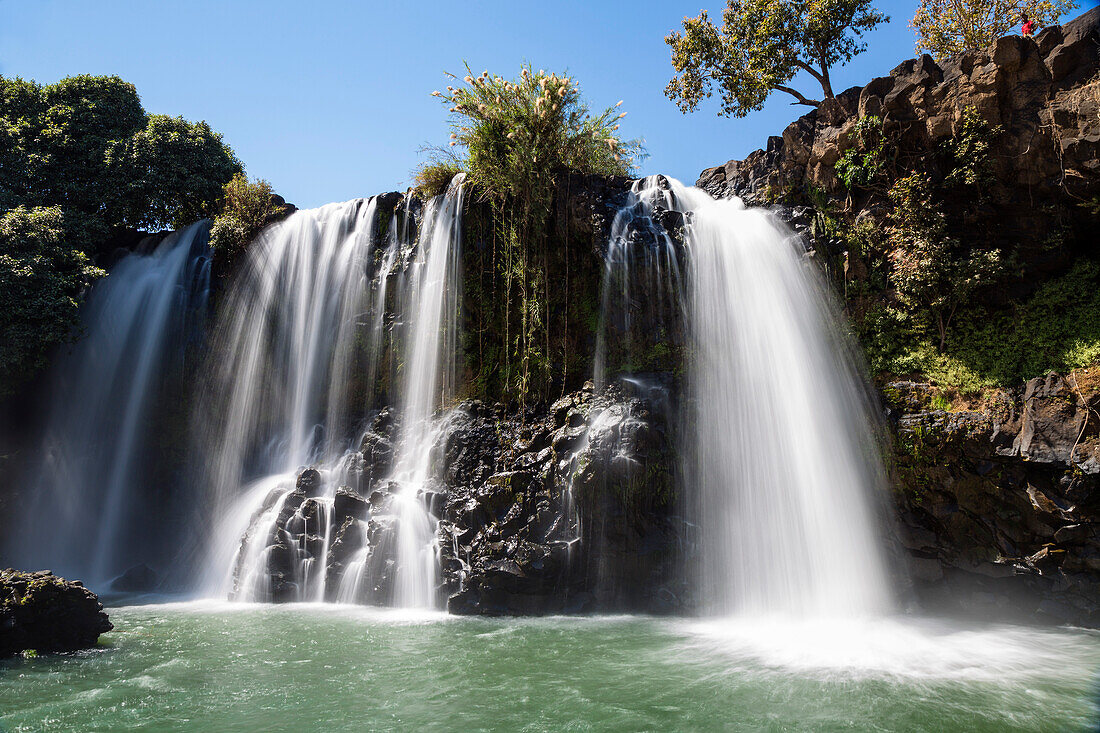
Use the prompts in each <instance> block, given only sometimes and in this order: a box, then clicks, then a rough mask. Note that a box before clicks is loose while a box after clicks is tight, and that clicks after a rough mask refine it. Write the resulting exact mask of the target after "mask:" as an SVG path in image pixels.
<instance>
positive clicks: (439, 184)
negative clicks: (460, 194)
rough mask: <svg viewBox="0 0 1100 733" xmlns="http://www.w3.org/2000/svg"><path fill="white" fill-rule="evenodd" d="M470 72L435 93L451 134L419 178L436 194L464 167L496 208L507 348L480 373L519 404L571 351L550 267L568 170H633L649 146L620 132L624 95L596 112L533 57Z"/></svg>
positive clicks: (496, 306)
mask: <svg viewBox="0 0 1100 733" xmlns="http://www.w3.org/2000/svg"><path fill="white" fill-rule="evenodd" d="M466 70H467V72H468V73H467V75H466V76H465V77H464V78H462V79H458V77H457V76H454V75H451V78H452V79H455V81H456V85H455V86H448V87H447V89H446V91H437V92H433V96H436V97H439V98H440V99H441V100H442V101H443V102H444V104H446V105H447V108H448V111H449V113H450V125H451V139H450V141H449V144H448V145H446V146H444V147H441V148H438V149H437V150H436V153H435V157H434V160H432V161H431V162H429V163H427V164H425V165H423V166H422V167H421V168H420V169H419V170H418V171H417V172H416V174H415V177H416V185H417V190H418V191H419V192H420V193H421V194H422V195H433V194H438V193H441V192H442V191H443V190H445V189H446V186H447V184H448V183H449V181H450V180H451V179H452V178H453V176H454V175H455V174H456V173H458V172H459V171H465V172H466V174H467V178H466V182H467V185H468V187H469V190H470V194H471V198H472V199H473V200H474V201H475V202H478V203H481V204H488V206H489V207H490V209H491V214H492V215H491V217H489V218H488V221H489V222H490V226H492V228H493V231H492V232H486V234H487V236H486V239H487V240H488V241H490V242H491V247H492V257H491V259H490V261H491V262H492V263H493V266H494V271H495V272H494V275H493V276H494V278H495V279H496V285H495V286H494V287H493V288H492V289H491V291H492V292H493V294H494V296H493V297H494V302H493V303H492V304H491V310H492V311H493V313H494V319H495V322H494V323H493V330H494V331H495V332H498V333H499V334H500V341H501V343H500V347H501V348H499V349H496V350H495V351H494V352H493V353H494V356H493V357H492V358H491V359H489V361H491V362H492V363H491V364H485V363H479V367H480V369H481V371H482V374H481V377H480V378H481V379H483V380H485V381H488V382H492V383H493V384H495V385H498V386H499V392H500V393H501V394H506V395H508V396H509V397H511V398H513V399H516V400H517V401H518V402H519V403H520V405H522V404H523V403H524V401H525V399H526V397H527V395H528V394H529V393H532V392H540V391H541V392H545V391H546V389H547V385H548V384H549V381H550V376H551V374H552V373H553V371H554V363H555V361H558V362H561V361H562V360H563V359H564V358H566V357H565V356H564V352H565V351H566V350H567V346H566V345H565V344H564V343H560V344H555V343H551V340H550V338H549V333H550V331H551V326H550V324H551V322H552V321H554V319H560V318H561V311H562V308H563V306H562V304H561V303H559V302H557V301H558V299H556V298H557V295H556V294H555V293H552V292H551V290H550V287H551V284H550V282H549V280H548V278H547V277H546V274H545V271H544V270H545V269H546V265H547V263H548V262H549V261H550V258H551V252H550V236H549V234H550V232H549V228H550V221H551V211H552V209H553V206H554V197H555V191H556V189H557V186H558V184H559V183H560V182H561V181H562V180H563V179H564V177H565V175H567V174H570V173H574V174H575V173H580V174H597V175H604V176H626V175H630V174H631V173H632V172H633V171H634V166H635V163H636V161H637V160H638V159H639V158H640V157H641V155H642V146H641V143H640V142H639V141H637V140H624V139H623V138H622V137H621V135H620V133H619V124H620V121H621V120H622V118H623V117H624V116H625V114H626V113H625V112H622V111H620V109H619V107H620V105H621V104H622V102H619V103H618V104H616V105H614V106H611V107H607V108H606V109H604V110H602V111H600V112H594V111H593V110H592V109H591V108H590V107H589V105H588V103H587V102H586V101H585V100H584V99H583V98H582V97H581V93H580V86H579V85H578V83H577V81H576V80H575V79H573V78H571V77H570V76H568V75H566V74H556V73H553V72H546V71H542V70H539V71H535V70H533V69H532V68H531V66H530V65H524V66H523V67H521V68H520V73H519V76H518V77H516V78H515V79H505V78H504V77H502V76H499V75H492V74H490V73H489V72H488V71H485V72H483V73H482V74H481V75H480V76H474V73H473V72H472V71H471V70H470V68H469V66H467V67H466ZM543 396H546V395H545V394H544V395H543Z"/></svg>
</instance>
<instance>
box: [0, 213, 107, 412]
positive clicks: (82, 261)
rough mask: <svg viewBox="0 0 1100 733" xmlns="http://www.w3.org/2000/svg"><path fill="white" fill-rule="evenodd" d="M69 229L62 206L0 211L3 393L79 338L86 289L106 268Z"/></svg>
mask: <svg viewBox="0 0 1100 733" xmlns="http://www.w3.org/2000/svg"><path fill="white" fill-rule="evenodd" d="M64 231H65V226H64V222H63V218H62V213H61V209H60V208H58V207H56V206H55V207H51V208H41V207H39V208H29V209H28V208H25V207H22V206H20V207H17V208H15V209H12V210H11V211H9V212H7V213H6V214H4V215H3V216H0V343H2V344H4V348H3V349H0V396H2V395H6V394H10V393H11V392H13V391H14V390H15V388H16V387H18V386H19V385H20V384H21V383H23V382H24V381H25V380H26V379H28V378H29V377H31V376H32V375H33V374H34V372H36V371H37V370H39V369H41V368H42V367H43V366H44V365H45V363H46V358H47V356H48V355H49V353H50V351H51V349H53V348H54V347H55V346H57V345H58V344H62V343H65V342H67V341H70V340H71V339H72V338H73V335H74V333H75V330H74V329H75V326H76V325H77V323H78V315H77V311H78V307H79V301H80V294H81V292H82V291H83V290H84V288H86V287H87V286H88V285H89V284H90V283H91V282H92V281H93V280H95V279H96V278H98V277H100V276H102V275H103V274H104V272H103V271H102V270H100V269H99V268H97V267H93V266H92V265H91V264H90V263H89V261H88V258H87V256H86V255H85V254H84V253H83V252H80V251H79V250H76V249H73V248H72V247H70V246H69V245H68V243H67V242H65V239H64Z"/></svg>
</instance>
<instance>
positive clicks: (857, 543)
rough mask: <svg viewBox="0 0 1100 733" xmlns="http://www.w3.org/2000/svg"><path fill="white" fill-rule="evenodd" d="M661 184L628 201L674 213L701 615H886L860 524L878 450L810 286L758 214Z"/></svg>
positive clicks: (871, 538)
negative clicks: (681, 273) (680, 219)
mask: <svg viewBox="0 0 1100 733" xmlns="http://www.w3.org/2000/svg"><path fill="white" fill-rule="evenodd" d="M664 180H665V179H658V178H657V177H653V178H650V179H646V180H645V181H643V182H640V183H639V184H638V185H637V187H636V192H635V195H636V196H637V197H639V198H640V199H641V200H642V201H649V202H650V205H653V204H654V203H658V204H660V205H662V206H666V207H670V208H671V209H673V210H675V211H679V212H683V213H684V215H685V222H686V226H685V227H684V238H683V239H684V241H683V245H684V256H685V257H686V259H687V262H686V266H685V268H684V269H685V271H686V272H685V277H686V279H687V281H688V283H689V295H688V296H687V297H686V298H685V309H686V311H687V323H688V327H689V329H690V331H691V334H690V340H691V345H692V349H691V351H692V358H691V359H690V361H689V366H688V370H687V379H688V395H689V407H688V410H689V412H688V414H687V416H686V418H685V419H686V425H687V427H686V429H685V439H686V441H687V442H688V445H687V448H688V450H686V451H685V453H686V454H687V456H688V458H687V466H686V470H685V475H686V486H685V492H686V494H687V496H688V497H690V498H689V501H690V503H691V504H692V510H693V515H694V517H695V521H696V522H697V523H698V526H699V528H700V532H701V543H700V556H701V557H700V559H699V563H698V583H699V590H700V594H701V596H702V599H703V602H704V608H705V610H706V611H707V612H708V613H716V614H729V613H735V614H741V615H747V616H762V615H769V614H781V615H788V616H795V617H806V618H828V617H836V618H851V617H853V616H874V615H879V614H884V613H887V612H889V611H890V610H891V609H892V607H893V601H892V596H891V593H890V590H889V587H888V582H887V576H886V571H885V564H884V561H883V557H882V546H881V541H880V538H879V536H878V532H877V531H876V518H875V513H874V511H873V506H874V502H875V501H876V498H877V497H878V496H882V495H884V493H883V492H884V491H885V480H884V473H883V468H882V465H881V458H880V446H879V444H878V442H877V441H876V438H875V435H874V431H873V429H872V426H873V425H874V424H875V423H874V417H873V412H872V409H871V407H870V402H869V400H868V397H867V389H866V387H865V384H864V381H863V379H862V377H861V374H860V370H859V368H858V366H857V362H856V361H855V360H854V359H853V357H852V355H851V352H850V350H849V347H848V345H847V343H846V342H845V340H844V338H843V336H842V332H841V329H840V326H839V323H838V320H837V318H836V317H835V316H834V308H833V304H832V302H831V301H830V296H829V293H828V292H827V290H826V286H825V284H824V283H823V282H822V281H821V277H820V275H819V273H818V272H817V271H816V269H815V268H814V266H813V264H812V263H810V262H808V261H807V259H806V257H805V252H804V250H803V249H802V247H801V245H800V243H799V242H798V240H797V239H796V238H795V237H793V236H792V235H791V233H790V232H789V231H788V230H787V229H786V228H785V227H784V226H783V225H782V224H780V223H779V222H778V221H777V220H776V219H775V218H774V217H773V216H772V215H771V214H769V213H768V212H766V211H762V210H759V209H746V208H745V207H744V205H743V204H742V203H741V202H740V201H739V200H719V201H716V200H714V199H712V198H711V197H710V196H708V195H707V194H706V193H705V192H703V191H701V190H699V189H695V188H686V187H684V186H683V185H681V184H679V183H678V182H671V184H667V185H666V186H662V183H663V182H664Z"/></svg>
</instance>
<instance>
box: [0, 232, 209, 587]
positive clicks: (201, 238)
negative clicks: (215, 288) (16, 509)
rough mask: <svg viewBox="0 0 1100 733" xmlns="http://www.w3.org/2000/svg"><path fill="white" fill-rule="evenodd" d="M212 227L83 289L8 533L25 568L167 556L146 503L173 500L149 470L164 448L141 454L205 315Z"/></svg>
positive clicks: (92, 567)
mask: <svg viewBox="0 0 1100 733" xmlns="http://www.w3.org/2000/svg"><path fill="white" fill-rule="evenodd" d="M208 231H209V222H206V221H203V222H199V223H196V224H193V225H191V226H190V227H187V228H186V229H183V230H181V231H179V232H175V233H173V234H171V235H169V236H168V237H167V238H165V239H164V240H163V241H162V242H160V244H159V245H157V246H156V247H155V249H153V250H152V251H151V252H141V251H138V252H132V253H130V254H127V255H125V256H124V257H123V258H122V259H120V260H119V261H118V262H117V263H116V264H115V266H114V267H112V268H111V270H110V274H109V275H108V276H107V277H106V278H105V279H104V280H102V281H101V282H99V283H97V284H96V285H95V287H93V288H92V290H91V292H90V293H89V295H88V299H87V302H86V303H85V304H84V306H83V308H82V310H81V323H82V325H83V327H84V329H85V330H86V332H85V333H84V334H83V335H82V336H81V338H80V340H79V341H78V342H77V343H76V345H75V346H74V347H73V348H72V350H71V352H70V353H67V354H64V355H62V356H61V357H60V358H59V361H58V363H57V365H56V367H55V369H54V373H53V376H52V381H51V391H50V395H51V403H50V407H49V418H48V423H47V427H46V431H45V437H44V440H43V444H42V448H41V456H42V459H41V463H40V466H39V468H38V472H37V476H36V477H35V478H33V479H32V485H33V486H34V490H33V491H31V492H28V496H30V497H31V502H30V506H29V508H28V511H27V515H26V517H25V518H24V519H23V521H21V522H20V523H19V530H18V531H17V532H16V535H17V536H16V537H15V538H13V539H14V542H13V543H12V548H11V553H12V555H13V556H14V557H15V558H16V559H17V561H18V562H19V563H21V564H22V565H24V566H25V567H35V568H37V567H51V568H53V569H54V570H56V571H58V572H64V573H66V574H71V576H73V577H79V578H82V579H84V580H86V581H87V582H89V583H103V584H105V583H106V581H108V580H109V579H110V578H112V577H113V576H115V575H117V574H119V573H120V572H122V571H124V570H126V569H127V568H129V567H132V566H134V565H136V564H139V563H149V564H153V565H158V564H160V563H161V562H162V561H165V560H167V559H168V558H169V556H170V554H171V552H172V548H171V547H170V546H169V545H170V543H168V542H166V541H165V539H166V538H165V536H164V535H165V533H166V532H168V528H167V527H166V526H162V524H161V523H160V522H159V521H158V519H157V517H163V516H164V515H165V512H156V511H152V510H153V508H154V506H156V507H158V508H164V507H166V506H168V505H169V503H170V499H171V496H170V494H171V487H170V486H167V485H165V480H164V478H163V477H159V476H157V475H156V473H155V472H156V469H157V468H158V467H159V466H160V465H162V464H163V462H164V461H163V458H162V457H160V455H159V453H158V454H157V455H158V457H157V459H156V460H149V455H150V453H156V452H157V451H156V450H154V442H155V441H156V440H157V439H158V438H160V437H163V436H165V435H166V434H167V432H168V430H167V429H166V427H165V424H164V423H165V421H166V420H169V419H171V418H172V416H171V414H170V413H171V410H169V409H166V407H165V406H166V405H174V404H178V403H179V402H180V399H181V396H182V395H181V394H177V393H176V389H182V386H183V385H182V382H183V379H182V377H183V375H182V372H183V367H184V360H185V357H186V352H187V346H188V345H189V343H193V342H196V341H198V339H197V338H196V336H197V335H198V334H199V332H200V330H201V329H202V328H203V325H204V322H205V319H206V310H207V301H208V296H209V289H210V257H209V250H208V248H207V233H208ZM174 388H176V389H174ZM166 413H167V414H166Z"/></svg>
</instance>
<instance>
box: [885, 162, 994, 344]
mask: <svg viewBox="0 0 1100 733" xmlns="http://www.w3.org/2000/svg"><path fill="white" fill-rule="evenodd" d="M890 199H891V201H892V202H893V204H894V212H893V214H892V216H891V219H892V222H891V225H890V227H889V228H888V229H887V236H888V240H889V245H890V265H891V270H890V282H891V283H892V284H893V286H894V288H895V289H896V291H897V295H898V299H899V300H901V302H902V303H903V304H904V305H906V306H908V307H909V308H910V309H912V310H914V311H924V312H926V313H928V314H929V315H930V316H931V318H932V320H933V322H934V323H935V326H936V330H937V332H938V334H939V350H940V351H941V352H942V351H943V348H944V345H945V343H946V342H947V332H948V329H949V328H950V327H951V320H952V319H953V318H954V317H955V312H956V311H957V310H958V308H959V306H960V305H962V304H964V303H966V302H967V301H968V300H969V299H970V296H971V295H973V294H974V291H975V290H977V289H978V288H979V287H981V286H983V285H987V284H989V283H990V282H991V281H992V280H993V278H994V277H996V276H997V275H998V274H999V273H1000V272H1001V254H1000V251H998V250H992V251H987V250H978V249H971V250H967V248H965V247H963V246H962V244H961V243H960V242H959V241H958V240H956V239H953V238H951V237H949V236H948V235H947V219H946V217H945V216H944V214H943V212H942V211H941V209H940V208H939V206H937V205H936V204H935V203H934V197H933V193H932V185H931V182H930V181H929V180H928V176H927V175H925V174H923V173H914V174H912V175H910V176H907V177H905V178H902V179H900V180H898V181H897V183H895V184H894V185H893V187H892V188H891V189H890Z"/></svg>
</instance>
